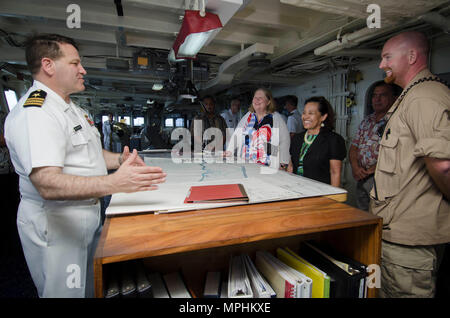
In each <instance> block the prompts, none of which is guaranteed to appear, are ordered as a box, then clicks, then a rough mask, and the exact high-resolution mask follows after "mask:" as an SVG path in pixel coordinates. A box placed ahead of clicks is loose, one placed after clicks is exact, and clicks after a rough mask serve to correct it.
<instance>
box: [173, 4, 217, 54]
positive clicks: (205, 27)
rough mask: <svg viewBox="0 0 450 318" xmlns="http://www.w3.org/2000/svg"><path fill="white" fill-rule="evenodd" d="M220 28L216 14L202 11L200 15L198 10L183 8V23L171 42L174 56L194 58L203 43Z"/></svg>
mask: <svg viewBox="0 0 450 318" xmlns="http://www.w3.org/2000/svg"><path fill="white" fill-rule="evenodd" d="M202 13H203V12H202ZM221 29H222V23H221V22H220V18H219V16H218V15H217V14H214V13H211V12H204V16H202V15H201V14H200V11H199V10H185V12H184V18H183V24H182V25H181V29H180V32H179V33H178V36H177V38H176V39H175V43H174V44H173V51H174V53H175V58H176V59H180V58H190V59H193V58H195V57H196V55H197V53H198V52H199V51H200V50H201V48H202V47H203V46H204V45H205V43H207V42H208V40H209V39H211V38H213V37H214V36H216V34H217V33H218V32H219V31H220V30H221Z"/></svg>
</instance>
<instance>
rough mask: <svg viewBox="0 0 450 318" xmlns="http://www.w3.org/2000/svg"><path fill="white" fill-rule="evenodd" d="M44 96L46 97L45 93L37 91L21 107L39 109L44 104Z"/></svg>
mask: <svg viewBox="0 0 450 318" xmlns="http://www.w3.org/2000/svg"><path fill="white" fill-rule="evenodd" d="M45 96H47V93H46V92H45V91H43V90H42V89H38V90H37V91H34V92H32V93H31V94H30V96H28V98H27V100H26V101H25V103H24V104H23V107H41V106H42V104H44V101H45Z"/></svg>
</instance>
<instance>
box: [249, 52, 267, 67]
mask: <svg viewBox="0 0 450 318" xmlns="http://www.w3.org/2000/svg"><path fill="white" fill-rule="evenodd" d="M247 65H248V66H249V67H267V66H269V65H270V60H269V59H268V58H266V54H265V53H261V52H255V53H253V54H252V56H251V58H250V59H249V60H248V62H247Z"/></svg>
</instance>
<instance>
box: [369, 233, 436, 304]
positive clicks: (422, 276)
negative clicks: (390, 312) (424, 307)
mask: <svg viewBox="0 0 450 318" xmlns="http://www.w3.org/2000/svg"><path fill="white" fill-rule="evenodd" d="M381 248H382V250H381V251H382V252H381V255H382V257H381V289H380V291H379V294H378V295H379V297H381V298H414V297H417V298H433V297H434V294H435V292H436V274H437V271H438V269H439V265H440V261H441V260H442V256H443V252H444V248H445V245H444V244H441V245H432V246H407V245H399V244H393V243H390V242H387V241H382V244H381Z"/></svg>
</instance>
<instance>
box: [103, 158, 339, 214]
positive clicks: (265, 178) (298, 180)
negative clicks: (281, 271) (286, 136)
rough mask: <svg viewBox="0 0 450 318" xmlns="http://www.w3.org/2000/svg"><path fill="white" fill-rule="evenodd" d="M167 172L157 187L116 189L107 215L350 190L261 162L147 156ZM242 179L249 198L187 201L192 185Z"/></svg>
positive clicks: (204, 207)
mask: <svg viewBox="0 0 450 318" xmlns="http://www.w3.org/2000/svg"><path fill="white" fill-rule="evenodd" d="M144 160H145V163H146V164H147V165H151V166H158V167H161V168H162V169H163V171H164V172H166V173H167V177H166V182H165V183H162V184H159V185H158V189H157V190H153V191H143V192H135V193H116V194H114V195H113V196H112V198H111V202H110V204H109V206H108V208H107V210H106V214H107V215H116V214H126V213H139V212H154V213H169V212H181V211H189V210H199V209H211V208H218V207H225V206H233V205H243V204H254V203H263V202H272V201H281V200H290V199H298V198H305V197H313V196H322V195H332V194H341V193H346V190H344V189H341V188H336V187H332V186H330V185H328V184H324V183H321V182H317V181H315V180H311V179H308V178H304V177H300V176H297V175H294V174H290V173H287V172H284V171H281V170H274V169H271V168H269V167H265V166H261V165H259V164H252V163H247V164H242V163H235V164H232V163H225V162H224V163H207V162H205V161H203V162H200V163H195V162H186V163H175V162H173V161H172V159H171V158H158V157H151V158H144ZM232 183H240V184H242V185H243V186H244V188H245V191H246V192H247V195H248V197H249V202H226V203H197V204H192V203H184V199H185V198H186V195H187V194H188V192H189V189H190V187H192V186H201V185H218V184H232Z"/></svg>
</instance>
